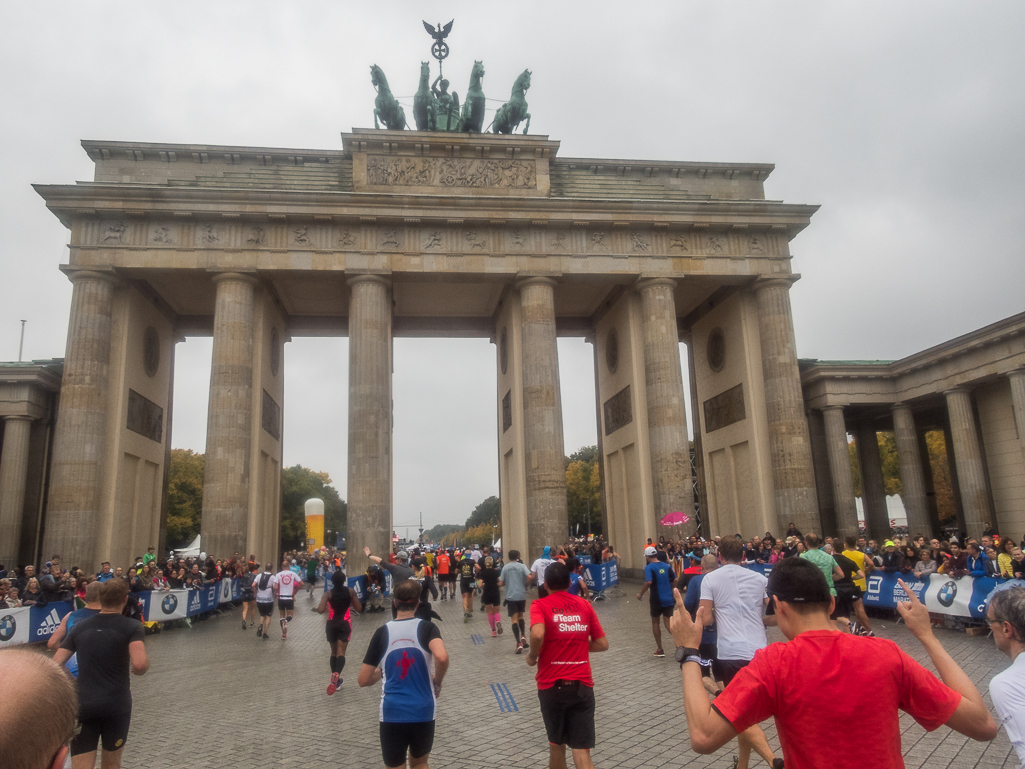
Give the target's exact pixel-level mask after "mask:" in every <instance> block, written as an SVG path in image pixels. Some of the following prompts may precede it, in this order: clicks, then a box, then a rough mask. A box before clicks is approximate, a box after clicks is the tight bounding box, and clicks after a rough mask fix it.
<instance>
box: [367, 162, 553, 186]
mask: <svg viewBox="0 0 1025 769" xmlns="http://www.w3.org/2000/svg"><path fill="white" fill-rule="evenodd" d="M536 180H537V170H536V167H535V165H534V163H532V162H529V161H524V160H506V161H500V160H469V159H451V160H438V159H435V158H389V157H382V156H380V155H371V156H370V157H369V158H367V182H368V183H369V184H373V185H401V186H412V187H425V186H444V187H513V188H530V187H534V186H536V184H537V181H536Z"/></svg>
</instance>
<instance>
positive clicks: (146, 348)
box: [142, 326, 160, 376]
mask: <svg viewBox="0 0 1025 769" xmlns="http://www.w3.org/2000/svg"><path fill="white" fill-rule="evenodd" d="M142 366H143V368H144V369H145V370H146V376H156V373H157V369H158V368H160V335H159V334H157V330H156V329H155V328H153V326H148V327H147V328H146V331H145V332H144V333H143V335H142Z"/></svg>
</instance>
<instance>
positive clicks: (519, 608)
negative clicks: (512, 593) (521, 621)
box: [505, 599, 527, 617]
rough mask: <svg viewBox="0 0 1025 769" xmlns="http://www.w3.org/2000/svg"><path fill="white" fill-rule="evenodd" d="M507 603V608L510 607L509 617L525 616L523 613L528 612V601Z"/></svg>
mask: <svg viewBox="0 0 1025 769" xmlns="http://www.w3.org/2000/svg"><path fill="white" fill-rule="evenodd" d="M505 603H506V606H508V607H509V616H510V617H511V616H512V615H514V614H523V612H525V611H526V610H527V601H526V599H524V600H522V601H506V602H505Z"/></svg>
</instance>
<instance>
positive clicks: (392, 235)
mask: <svg viewBox="0 0 1025 769" xmlns="http://www.w3.org/2000/svg"><path fill="white" fill-rule="evenodd" d="M381 245H382V246H394V247H398V245H399V231H398V230H396V229H394V228H392V229H387V230H385V231H384V232H383V233H382V234H381Z"/></svg>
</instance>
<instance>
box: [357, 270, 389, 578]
mask: <svg viewBox="0 0 1025 769" xmlns="http://www.w3.org/2000/svg"><path fill="white" fill-rule="evenodd" d="M348 284H349V288H350V291H351V297H350V299H349V500H348V503H349V529H348V539H347V541H348V545H349V550H348V552H349V555H348V564H349V566H348V573H349V574H352V575H353V576H355V575H357V574H362V573H363V572H364V571H366V568H367V565H368V563H369V562H368V561H367V559H366V556H364V555H363V547H364V546H366V547H369V548H370V552H371V554H372V555H376V556H378V557H380V558H384V559H385V560H387V559H388V553H390V552H391V533H392V526H391V524H392V517H391V516H392V509H391V505H392V499H391V494H392V482H391V470H392V457H391V437H392V380H391V375H392V367H391V347H392V308H391V279H390V278H388V277H387V276H383V275H357V276H355V277H352V278H349V280H348Z"/></svg>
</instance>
